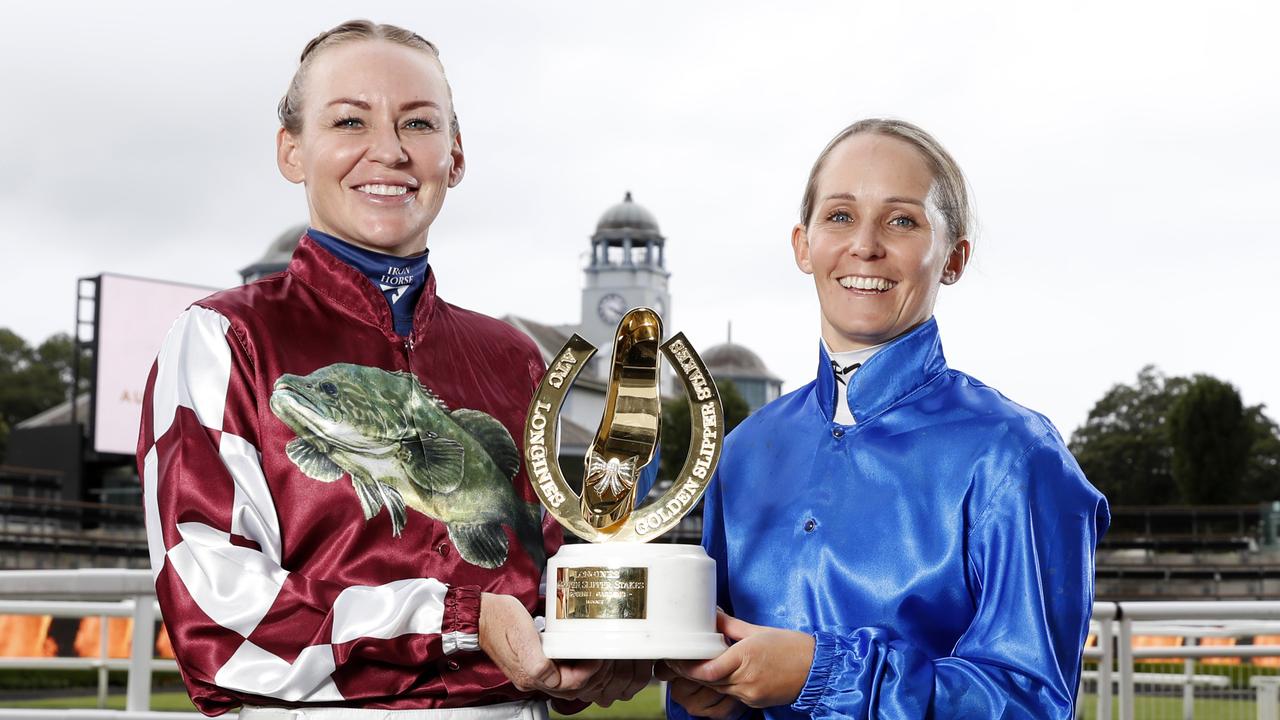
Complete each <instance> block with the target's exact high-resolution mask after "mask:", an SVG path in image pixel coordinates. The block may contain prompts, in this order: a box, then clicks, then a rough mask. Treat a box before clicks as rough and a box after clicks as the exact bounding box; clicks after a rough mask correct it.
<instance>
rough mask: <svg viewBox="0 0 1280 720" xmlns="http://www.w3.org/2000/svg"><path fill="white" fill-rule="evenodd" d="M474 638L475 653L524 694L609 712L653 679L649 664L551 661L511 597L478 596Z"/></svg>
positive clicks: (526, 614)
mask: <svg viewBox="0 0 1280 720" xmlns="http://www.w3.org/2000/svg"><path fill="white" fill-rule="evenodd" d="M479 635H480V639H479V642H480V649H481V650H482V651H484V653H485V654H486V655H488V656H489V658H490V659H491V660H493V661H494V663H496V664H497V666H498V669H499V670H501V671H502V673H503V674H504V675H506V676H507V679H508V680H510V681H511V683H512V684H513V685H515V686H516V687H517V688H518V689H520V690H523V691H525V692H542V693H546V694H547V695H550V696H552V697H555V698H562V699H565V700H581V701H586V702H594V703H598V704H600V705H603V706H605V707H608V706H609V705H611V704H612V703H613V702H614V701H617V700H630V699H631V698H632V696H634V695H635V694H636V693H637V692H639V691H640V690H641V689H643V688H644V686H645V685H647V684H648V683H649V679H650V678H651V677H652V676H653V663H652V662H648V661H628V660H620V661H602V660H570V661H566V662H561V663H557V662H554V661H552V660H551V659H550V658H548V657H547V656H546V655H545V654H544V653H543V652H542V639H541V638H540V637H538V629H537V628H535V627H534V625H533V618H532V617H531V616H530V615H529V611H528V610H526V609H525V607H524V605H522V604H521V603H520V601H519V600H517V599H516V598H514V597H512V596H510V595H498V594H495V593H481V595H480V631H479Z"/></svg>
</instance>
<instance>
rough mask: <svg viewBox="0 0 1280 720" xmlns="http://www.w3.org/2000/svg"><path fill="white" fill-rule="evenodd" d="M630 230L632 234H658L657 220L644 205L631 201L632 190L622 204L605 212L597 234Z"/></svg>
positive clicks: (598, 224) (597, 228) (597, 224)
mask: <svg viewBox="0 0 1280 720" xmlns="http://www.w3.org/2000/svg"><path fill="white" fill-rule="evenodd" d="M628 230H629V231H631V233H632V234H640V233H653V234H655V235H656V234H658V221H657V219H655V218H654V217H653V213H651V212H649V211H648V210H647V209H645V207H644V206H643V205H640V204H639V203H637V202H636V201H635V200H632V199H631V191H630V190H628V191H627V194H626V196H625V197H623V198H622V202H620V203H618V204H616V205H613V206H611V207H610V208H609V209H608V210H605V211H604V214H603V215H601V216H600V222H598V223H596V233H597V234H599V233H602V232H609V231H614V232H619V231H622V232H625V231H628ZM610 234H613V233H610Z"/></svg>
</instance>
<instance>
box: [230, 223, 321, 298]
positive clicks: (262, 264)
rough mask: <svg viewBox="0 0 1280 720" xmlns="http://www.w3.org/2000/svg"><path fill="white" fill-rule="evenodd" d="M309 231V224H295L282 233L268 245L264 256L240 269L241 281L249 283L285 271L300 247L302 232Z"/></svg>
mask: <svg viewBox="0 0 1280 720" xmlns="http://www.w3.org/2000/svg"><path fill="white" fill-rule="evenodd" d="M306 231H307V224H306V223H302V224H301V225H295V226H293V227H291V228H289V229H287V230H285V231H284V232H282V233H280V235H278V236H277V237H276V239H275V240H272V241H271V244H270V245H268V246H267V249H266V251H265V252H263V253H262V257H260V258H258V259H257V260H255V261H254V262H253V264H252V265H248V266H246V267H243V268H241V269H240V281H241V282H245V283H249V282H253V281H254V280H257V279H258V278H261V277H266V276H267V275H270V274H272V273H278V272H281V271H283V270H284V269H285V268H286V267H288V266H289V260H291V259H292V258H293V251H294V249H295V248H297V247H298V241H299V240H301V239H302V234H303V233H305V232H306Z"/></svg>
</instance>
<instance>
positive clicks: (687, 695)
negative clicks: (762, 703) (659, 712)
mask: <svg viewBox="0 0 1280 720" xmlns="http://www.w3.org/2000/svg"><path fill="white" fill-rule="evenodd" d="M654 674H655V675H656V676H657V678H658V679H659V680H666V681H667V692H668V693H669V694H670V695H671V699H672V700H673V701H675V702H676V703H679V705H680V707H682V708H684V709H685V711H686V712H688V713H689V714H690V715H693V716H695V717H709V718H717V720H725V719H727V718H736V717H738V716H740V715H742V713H743V712H745V711H746V709H747V706H746V705H744V704H742V702H741V701H740V700H738V699H737V698H735V697H733V696H731V695H725V694H723V693H720V692H718V691H716V689H715V688H711V687H708V686H706V685H703V684H702V683H698V682H694V681H693V680H688V679H686V678H683V677H680V676H679V675H677V674H676V672H675V671H674V670H672V669H671V668H670V667H669V666H668V665H666V664H665V663H663V664H662V665H659V666H658V667H657V669H656V672H655V673H654Z"/></svg>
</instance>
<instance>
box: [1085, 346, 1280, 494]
mask: <svg viewBox="0 0 1280 720" xmlns="http://www.w3.org/2000/svg"><path fill="white" fill-rule="evenodd" d="M1211 383H1218V384H1221V385H1225V386H1226V387H1228V388H1230V385H1227V384H1226V383H1222V382H1221V381H1219V380H1216V379H1214V378H1211V377H1209V376H1204V375H1197V376H1195V377H1193V378H1184V377H1165V376H1164V375H1163V374H1161V373H1160V371H1159V370H1157V369H1156V368H1155V367H1154V366H1151V365H1148V366H1146V367H1144V368H1142V370H1141V371H1139V372H1138V377H1137V380H1136V382H1135V383H1134V384H1133V385H1123V384H1121V385H1116V386H1114V387H1112V388H1111V389H1110V390H1108V391H1107V393H1106V394H1105V395H1103V396H1102V399H1101V400H1099V401H1098V402H1097V404H1095V405H1094V406H1093V409H1092V410H1090V411H1089V418H1088V420H1087V421H1086V422H1085V424H1084V425H1082V426H1080V427H1079V428H1077V429H1076V431H1075V433H1073V434H1072V436H1071V452H1072V453H1074V454H1075V456H1076V460H1077V461H1079V463H1080V467H1081V468H1083V469H1084V472H1085V475H1086V476H1088V478H1089V480H1090V482H1092V483H1093V484H1094V485H1095V486H1096V487H1097V488H1098V489H1099V490H1101V491H1102V492H1103V494H1104V495H1106V496H1107V499H1108V500H1109V501H1110V502H1111V504H1113V505H1160V504H1172V503H1178V502H1216V503H1251V502H1262V501H1270V500H1276V499H1280V428H1277V426H1276V423H1274V422H1273V421H1272V420H1271V419H1270V418H1268V417H1267V416H1266V414H1265V413H1264V412H1263V406H1261V405H1255V406H1252V407H1247V408H1243V409H1242V411H1241V412H1242V414H1243V418H1244V420H1243V429H1242V430H1241V429H1239V426H1237V430H1236V432H1237V433H1239V434H1241V435H1242V436H1243V437H1244V438H1246V439H1247V440H1248V444H1249V449H1248V451H1247V452H1246V453H1245V456H1246V461H1245V466H1244V470H1243V471H1242V475H1241V476H1239V478H1237V479H1234V480H1230V484H1229V486H1224V487H1223V488H1221V490H1222V492H1216V491H1214V492H1208V493H1207V494H1204V495H1201V494H1196V493H1194V492H1193V493H1191V494H1184V493H1183V492H1181V491H1180V489H1179V486H1178V484H1177V483H1176V482H1175V481H1174V455H1175V445H1176V444H1177V443H1176V442H1175V440H1174V437H1173V431H1172V429H1171V427H1170V422H1171V414H1173V413H1174V407H1175V405H1177V404H1179V403H1180V402H1181V401H1182V399H1183V398H1184V397H1185V396H1187V394H1188V393H1189V392H1190V391H1191V388H1192V387H1195V386H1197V385H1207V384H1211ZM1199 392H1200V393H1202V394H1203V393H1206V392H1208V391H1205V390H1201V391H1199ZM1231 392H1232V393H1234V392H1235V390H1234V388H1231ZM1236 399H1237V400H1238V399H1239V395H1238V394H1236ZM1190 407H1191V406H1188V409H1187V410H1186V411H1185V412H1190V410H1189V408H1190ZM1228 414H1229V413H1228ZM1206 423H1208V424H1207V425H1206ZM1193 425H1194V427H1190V428H1188V429H1187V430H1186V432H1187V433H1188V435H1189V436H1191V437H1190V439H1184V440H1183V441H1182V442H1183V447H1184V448H1187V449H1185V450H1184V451H1183V452H1184V453H1187V452H1190V453H1195V452H1198V451H1196V450H1192V449H1190V448H1191V447H1192V445H1191V443H1197V442H1202V443H1208V442H1209V439H1208V437H1209V436H1211V435H1213V434H1214V433H1216V432H1218V431H1219V430H1220V429H1221V426H1222V423H1221V422H1218V421H1207V420H1201V421H1199V422H1197V423H1193ZM1237 442H1244V440H1241V439H1240V438H1239V437H1237ZM1233 477H1235V476H1233ZM1228 487H1229V489H1228Z"/></svg>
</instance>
